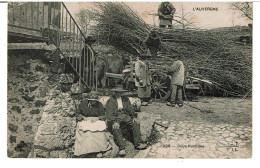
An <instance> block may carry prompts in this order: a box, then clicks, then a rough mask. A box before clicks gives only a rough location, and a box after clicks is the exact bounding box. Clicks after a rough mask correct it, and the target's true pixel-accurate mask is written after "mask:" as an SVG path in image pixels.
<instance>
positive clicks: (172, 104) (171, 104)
mask: <svg viewBox="0 0 260 168" xmlns="http://www.w3.org/2000/svg"><path fill="white" fill-rule="evenodd" d="M166 105H167V106H171V107H175V105H176V103H175V102H167V103H166Z"/></svg>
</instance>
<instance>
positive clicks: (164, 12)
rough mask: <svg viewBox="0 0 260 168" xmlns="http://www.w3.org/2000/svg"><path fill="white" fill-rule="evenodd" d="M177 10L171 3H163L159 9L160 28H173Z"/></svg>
mask: <svg viewBox="0 0 260 168" xmlns="http://www.w3.org/2000/svg"><path fill="white" fill-rule="evenodd" d="M175 11H176V9H175V8H174V6H173V5H172V4H171V3H170V2H162V3H161V4H160V6H159V8H158V15H159V20H160V23H159V26H160V28H165V27H166V26H168V28H170V29H171V28H172V19H173V15H174V13H175Z"/></svg>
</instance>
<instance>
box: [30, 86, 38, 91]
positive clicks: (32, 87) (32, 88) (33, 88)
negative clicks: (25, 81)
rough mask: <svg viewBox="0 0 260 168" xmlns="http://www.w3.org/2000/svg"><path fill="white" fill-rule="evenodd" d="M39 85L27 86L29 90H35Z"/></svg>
mask: <svg viewBox="0 0 260 168" xmlns="http://www.w3.org/2000/svg"><path fill="white" fill-rule="evenodd" d="M38 87H39V86H31V87H29V90H30V92H33V91H35V90H36V89H37V88H38Z"/></svg>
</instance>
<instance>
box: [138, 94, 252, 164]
mask: <svg viewBox="0 0 260 168" xmlns="http://www.w3.org/2000/svg"><path fill="white" fill-rule="evenodd" d="M218 100H219V103H221V104H222V106H219V107H221V108H219V110H220V111H221V109H224V107H226V108H225V109H227V108H228V109H231V110H230V111H229V112H228V113H227V114H226V115H228V118H229V117H231V118H230V120H221V122H212V121H211V120H210V121H207V120H204V119H205V115H206V114H200V112H198V113H197V114H196V116H198V115H203V116H204V117H199V118H200V119H198V117H197V118H196V117H194V118H195V119H194V118H193V117H187V115H186V113H190V112H191V111H194V109H191V108H189V107H187V106H186V107H185V106H184V107H182V108H179V107H175V108H169V107H166V106H165V105H163V104H162V103H154V104H153V106H156V107H157V108H159V109H160V110H161V111H163V112H162V113H161V114H160V113H157V112H156V110H155V111H154V112H155V113H157V122H160V123H162V124H163V125H167V126H168V128H167V129H165V128H163V127H161V126H158V125H157V126H156V129H157V130H158V131H159V132H160V134H161V135H162V138H161V139H160V140H159V142H158V143H156V144H153V145H152V146H150V147H149V148H148V149H147V150H146V151H142V153H141V154H138V155H137V157H146V158H215V159H222V158H223V159H229V158H250V157H251V156H252V147H251V146H252V127H251V124H250V122H249V123H247V124H246V123H243V122H240V121H238V120H240V119H243V117H240V118H239V119H235V118H234V117H233V116H232V115H233V114H232V113H234V114H235V113H237V112H240V111H239V110H241V111H243V112H245V111H244V110H245V109H246V108H247V107H248V108H247V111H246V112H245V113H248V115H249V114H251V108H250V107H251V101H250V100H247V101H248V102H247V103H245V106H243V108H245V109H237V110H235V111H234V109H233V110H232V108H231V107H232V106H234V105H235V104H234V101H235V103H236V102H237V101H238V100H229V99H223V100H222V99H218ZM227 100H228V101H227ZM223 101H225V105H223ZM209 102H210V101H209ZM214 102H216V101H214ZM202 104H203V103H202V102H201V103H197V104H196V105H197V106H200V107H203V106H202ZM214 106H216V107H217V103H215V104H214ZM204 107H205V106H204ZM150 108H152V106H150V107H146V108H143V109H144V110H150ZM167 110H168V111H167ZM180 110H181V113H180ZM213 110H214V113H215V114H208V115H211V116H212V115H215V116H217V117H216V120H217V119H218V118H220V119H223V118H226V116H223V114H222V113H218V109H217V108H213ZM222 111H223V110H222ZM166 113H173V114H171V115H172V116H175V117H174V118H172V117H168V118H165V117H163V116H165V115H167V114H166ZM241 113H242V112H241ZM224 115H225V114H224ZM162 118H163V119H162ZM182 118H183V119H182ZM201 118H202V119H201ZM232 120H236V121H237V122H233V121H232ZM223 121H224V122H223ZM230 123H233V124H230ZM235 123H243V124H235Z"/></svg>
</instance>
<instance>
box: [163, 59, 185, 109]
mask: <svg viewBox="0 0 260 168" xmlns="http://www.w3.org/2000/svg"><path fill="white" fill-rule="evenodd" d="M184 71H185V68H184V65H183V62H182V61H181V60H178V59H177V58H175V61H174V62H173V64H172V65H171V67H170V69H169V70H168V73H169V74H170V75H171V91H172V93H171V101H170V102H167V103H166V105H167V106H171V107H174V106H175V105H176V104H177V105H178V106H179V107H182V106H183V100H182V88H183V84H184V76H185V72H184Z"/></svg>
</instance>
